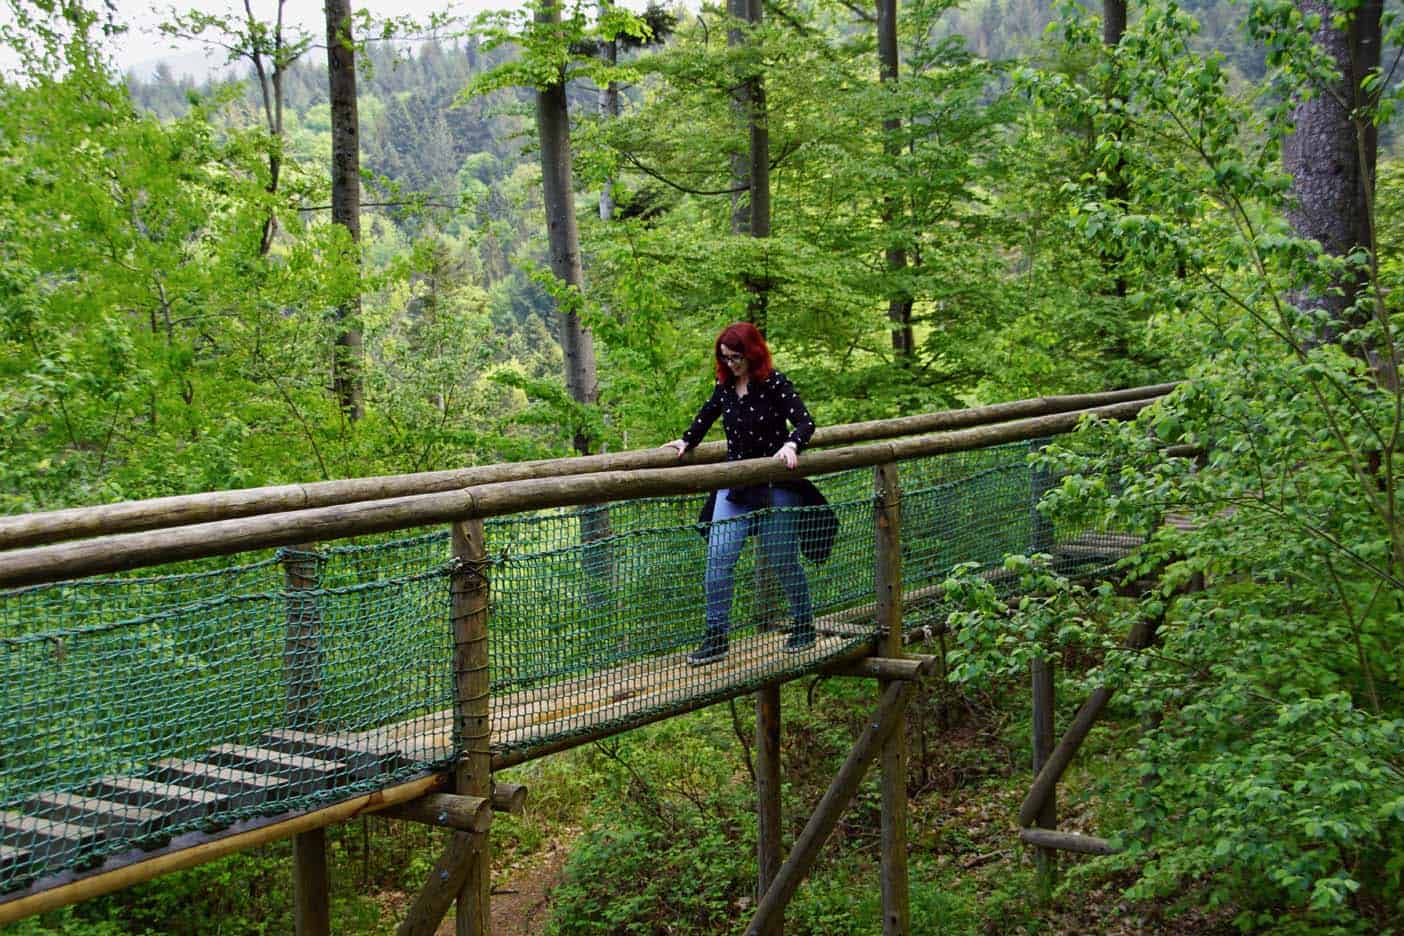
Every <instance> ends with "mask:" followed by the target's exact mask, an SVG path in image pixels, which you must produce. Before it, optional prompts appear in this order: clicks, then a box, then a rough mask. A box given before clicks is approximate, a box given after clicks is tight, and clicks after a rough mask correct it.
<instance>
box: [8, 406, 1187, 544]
mask: <svg viewBox="0 0 1404 936" xmlns="http://www.w3.org/2000/svg"><path fill="white" fill-rule="evenodd" d="M1175 386H1176V384H1173V383H1167V384H1157V385H1154V386H1146V387H1134V388H1131V389H1129V390H1114V391H1109V392H1106V393H1087V394H1077V395H1071V396H1052V397H1036V398H1034V399H1029V400H1015V401H1013V402H1009V403H996V404H993V405H991V406H977V407H970V408H967V409H958V410H943V411H941V412H936V413H923V414H920V415H917V416H904V417H900V418H897V419H879V420H873V421H870V422H860V423H847V424H845V425H840V426H826V427H824V428H821V429H819V430H818V431H816V432H815V433H814V438H813V439H812V440H811V442H810V445H811V446H812V447H819V446H836V445H851V444H853V443H857V442H872V441H877V440H880V439H891V438H898V437H900V436H906V435H916V434H923V433H931V432H944V431H950V430H954V429H965V428H969V427H971V426H980V425H987V424H990V423H997V422H1005V421H1008V420H1011V419H1024V418H1029V417H1035V416H1045V415H1050V414H1054V413H1065V412H1071V411H1075V410H1083V409H1089V408H1091V407H1095V406H1105V405H1109V404H1113V403H1121V402H1126V401H1129V400H1142V399H1148V398H1151V397H1159V396H1163V395H1164V394H1166V393H1168V392H1169V391H1170V390H1172V389H1174V388H1175ZM725 458H726V445H725V443H722V442H712V443H707V444H705V445H701V446H698V447H697V448H696V449H695V450H694V451H693V452H692V453H691V454H690V455H689V456H688V457H687V458H686V459H684V460H683V462H682V464H692V465H698V464H711V463H715V462H720V461H723V460H724V459H725ZM676 464H678V461H677V459H676V458H675V457H674V456H673V455H672V453H670V452H665V451H661V450H660V449H658V448H648V449H638V450H635V451H630V452H620V453H617V454H605V455H587V456H583V457H578V458H552V459H542V460H537V461H525V462H513V463H509V464H501V465H484V466H481V467H475V468H456V469H452V470H447V471H428V472H419V473H416V474H404V475H385V476H382V477H375V478H352V479H348V480H341V481H320V482H316V483H311V484H282V485H275V486H270V487H258V488H245V489H243V490H238V491H213V492H209V493H205V494H182V495H177V496H174V497H158V498H153V499H150V500H140V501H122V502H120V503H115V504H104V505H100V506H94V507H71V508H67V509H64V510H50V511H43V512H39V513H29V514H20V515H16V516H11V517H0V550H9V549H22V548H27V547H31V546H42V545H44V544H47V543H60V542H65V541H68V540H75V539H86V538H89V537H94V536H110V535H114V534H118V533H135V532H140V531H143V530H156V529H170V528H173V527H180V526H188V525H190V524H195V523H211V522H215V521H219V520H233V519H238V518H240V517H254V516H262V515H265V514H275V513H284V512H288V511H295V510H308V509H311V508H316V507H332V506H336V505H338V504H353V503H360V502H364V501H377V500H385V499H388V498H395V497H409V496H413V495H416V494H434V493H438V492H443V491H456V490H461V489H462V488H466V487H473V486H475V485H479V484H496V483H501V482H505V481H523V480H530V479H535V478H558V477H563V476H566V475H577V474H589V473H594V472H605V471H632V470H637V469H642V468H667V467H671V466H674V465H676Z"/></svg>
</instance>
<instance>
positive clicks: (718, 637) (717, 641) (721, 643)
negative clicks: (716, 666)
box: [687, 624, 728, 666]
mask: <svg viewBox="0 0 1404 936" xmlns="http://www.w3.org/2000/svg"><path fill="white" fill-rule="evenodd" d="M727 649H728V648H727V639H726V631H725V630H723V629H722V628H720V627H714V626H712V625H710V624H709V625H707V635H706V636H705V637H703V638H702V644H701V645H700V646H699V647H698V648H697V649H696V650H694V651H692V652H691V653H689V654H688V655H687V662H688V665H689V666H706V665H707V664H708V663H715V662H717V661H718V660H724V659H726V651H727Z"/></svg>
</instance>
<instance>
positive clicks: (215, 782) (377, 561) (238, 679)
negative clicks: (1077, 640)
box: [0, 444, 1125, 893]
mask: <svg viewBox="0 0 1404 936" xmlns="http://www.w3.org/2000/svg"><path fill="white" fill-rule="evenodd" d="M1029 448H1030V447H1029V445H1027V444H1019V445H1011V446H1003V447H999V448H993V449H987V450H980V451H975V452H968V453H961V454H956V455H946V456H940V457H935V458H927V459H919V460H914V461H910V462H905V463H903V464H902V465H901V468H900V472H901V478H902V486H903V492H904V493H903V501H902V505H903V506H902V510H903V520H902V543H903V566H904V569H903V578H904V591H905V593H906V594H907V595H908V596H910V598H911V606H912V613H910V614H909V615H908V618H907V621H908V624H909V625H915V624H917V623H919V622H920V621H922V620H923V618H929V617H930V616H932V615H937V614H942V613H944V611H943V610H942V609H941V606H940V601H939V597H940V596H939V590H940V583H941V582H942V580H943V579H944V578H945V576H946V575H947V573H948V572H949V570H950V568H951V567H952V566H953V565H955V564H956V563H959V562H966V561H972V560H973V561H976V562H979V563H982V564H984V565H986V566H989V567H993V566H995V565H996V564H997V563H999V562H1000V561H1001V559H1002V558H1003V556H1004V555H1005V554H1006V553H1009V552H1027V551H1032V550H1038V551H1047V552H1053V553H1054V554H1055V555H1056V556H1058V557H1059V561H1060V563H1061V564H1063V565H1064V567H1065V568H1066V569H1073V568H1076V567H1089V566H1095V565H1097V564H1099V563H1105V562H1106V561H1107V560H1109V559H1110V558H1113V557H1115V556H1116V555H1118V554H1119V551H1124V547H1125V544H1124V542H1122V540H1121V539H1118V538H1116V537H1110V538H1103V539H1101V540H1099V539H1097V538H1096V537H1091V536H1088V535H1085V534H1082V533H1081V532H1080V531H1067V530H1061V531H1055V530H1053V529H1051V528H1050V527H1049V526H1048V524H1047V523H1046V521H1043V520H1042V519H1041V517H1039V515H1038V514H1037V513H1036V511H1034V510H1033V504H1034V503H1035V501H1036V499H1037V497H1038V496H1039V494H1040V493H1041V491H1042V490H1043V489H1045V488H1046V487H1047V485H1048V480H1047V479H1046V478H1040V477H1038V476H1037V475H1036V474H1035V473H1033V472H1031V470H1030V469H1029V467H1028V452H1029ZM815 480H816V482H817V483H818V485H819V487H820V488H821V489H822V490H823V491H824V493H825V494H826V496H827V497H828V499H829V500H830V502H831V505H832V507H833V510H834V512H835V514H836V515H837V517H838V519H839V524H840V526H839V533H838V536H837V539H836V540H835V543H834V546H833V550H832V553H831V555H830V556H829V558H828V559H827V561H826V562H824V563H823V564H821V565H815V564H812V563H809V562H806V563H804V566H803V568H804V575H805V577H806V578H807V581H808V585H809V589H810V594H811V598H812V603H813V610H814V614H815V619H816V624H817V629H818V639H817V641H816V642H815V644H814V645H813V647H811V648H809V649H806V650H803V651H802V652H798V653H786V652H784V646H785V644H786V642H787V641H788V640H789V636H788V634H787V632H786V631H787V628H788V627H789V626H790V625H791V624H792V623H793V622H792V620H791V617H792V615H791V612H790V608H789V604H788V600H787V589H786V587H785V583H783V582H780V583H777V582H776V581H775V575H774V573H773V571H772V572H768V571H767V570H766V569H763V568H762V569H758V568H757V565H758V564H760V565H762V566H764V565H766V561H765V551H764V550H762V549H758V548H757V546H756V543H755V540H756V539H757V537H751V538H750V542H748V544H747V546H746V547H745V549H744V551H743V552H742V554H741V558H740V561H739V563H738V565H737V567H736V570H735V573H734V582H735V595H734V600H733V605H732V613H731V629H730V632H729V641H730V649H729V653H728V655H727V658H726V659H725V660H724V661H723V662H721V663H718V664H714V665H710V666H703V667H693V666H689V665H687V662H686V654H687V653H688V651H690V650H692V649H693V648H694V647H696V646H697V645H698V641H699V640H700V639H701V637H702V634H703V629H704V610H703V609H704V605H705V602H704V596H703V569H704V567H705V565H706V556H707V543H706V539H705V538H704V536H702V535H699V529H700V528H699V526H698V524H697V513H698V510H699V507H700V504H701V497H700V496H691V497H673V498H656V499H647V500H638V501H625V502H617V503H613V504H609V505H607V506H604V507H590V508H573V509H562V510H554V511H545V512H540V513H535V514H531V515H521V516H513V517H507V518H501V519H496V520H491V521H488V523H487V525H486V527H487V546H488V553H489V556H490V560H491V561H490V568H489V572H488V574H489V579H490V582H491V601H492V605H491V608H492V610H491V617H490V625H489V656H490V672H491V679H492V704H493V725H492V730H493V748H494V750H495V751H497V752H499V753H504V752H513V753H515V754H517V755H528V754H529V753H530V752H531V751H532V750H533V749H537V748H540V747H543V746H545V745H559V744H560V743H562V742H563V741H566V740H568V739H570V738H572V737H578V736H581V735H585V734H596V733H598V732H599V731H601V730H602V729H623V728H626V727H629V726H631V725H637V724H641V723H643V722H645V721H648V720H650V719H652V718H655V717H658V716H659V715H660V714H661V713H666V712H668V711H673V710H679V709H683V708H688V707H692V706H694V705H695V704H697V703H698V702H699V701H707V700H711V699H721V698H726V697H728V696H732V695H735V694H737V693H738V692H741V691H744V690H746V689H748V688H753V687H755V686H757V685H759V684H761V683H763V682H766V681H770V680H774V679H775V678H777V676H787V675H798V674H801V673H804V672H809V671H812V670H814V669H816V668H817V667H818V666H820V665H821V664H822V663H823V662H824V661H826V660H828V659H832V658H833V657H835V656H838V655H841V654H844V653H846V652H850V651H852V650H853V649H854V648H855V647H856V646H857V645H859V644H862V643H865V642H867V641H869V640H870V639H871V638H872V636H873V617H872V607H871V606H872V602H873V594H874V592H873V575H874V571H873V570H874V555H873V550H874V525H873V473H872V472H871V471H870V470H855V471H851V472H845V473H841V474H836V475H832V476H828V477H824V478H819V479H815ZM780 512H781V511H779V510H776V511H770V512H762V514H760V515H758V516H757V519H756V520H755V521H754V522H756V523H758V524H759V523H764V522H766V521H765V519H764V518H765V516H767V513H768V514H778V513H780ZM784 512H785V513H789V514H791V516H789V517H787V518H785V519H784V523H785V524H788V525H789V526H788V527H785V528H786V529H791V528H792V529H794V530H795V531H797V533H798V534H799V535H803V533H804V531H805V529H806V527H807V525H809V524H812V523H814V522H816V520H817V515H816V513H815V511H814V510H813V509H808V508H793V509H790V510H788V511H784ZM702 532H704V533H705V532H706V531H705V529H702ZM452 568H453V563H452V561H451V556H450V547H449V536H448V532H447V530H442V531H431V532H427V533H424V534H422V535H417V536H406V535H404V534H401V535H399V536H397V537H395V538H373V539H370V540H368V541H366V542H362V543H358V544H356V545H339V546H329V547H325V548H321V549H318V550H316V551H314V552H308V551H299V550H282V551H280V552H278V553H277V554H272V555H266V556H261V557H258V558H256V559H254V560H253V561H247V562H244V563H242V564H237V565H235V564H229V563H228V560H218V561H208V562H204V563H201V564H199V566H198V568H197V569H196V570H195V571H190V570H189V569H190V567H189V566H187V567H184V568H182V569H179V570H173V571H172V572H171V574H165V575H150V574H148V575H143V576H124V577H117V578H101V579H98V578H93V579H85V580H81V581H73V582H63V583H58V584H53V585H45V586H39V587H34V588H25V589H18V590H11V591H5V592H0V687H3V688H0V693H3V705H0V738H3V747H2V748H0V893H7V892H9V893H13V892H15V891H17V890H19V889H21V888H25V887H28V886H31V885H33V883H34V882H35V881H36V879H39V878H42V877H44V876H45V875H53V874H56V873H59V872H64V871H69V872H71V871H81V870H83V869H85V868H90V867H93V866H95V865H98V864H100V863H101V862H102V861H103V860H105V859H106V858H108V857H109V856H114V855H120V854H122V853H126V854H128V855H130V854H132V853H133V852H132V850H133V849H151V848H155V847H159V846H162V845H165V844H167V843H169V842H170V841H171V840H172V839H173V838H176V837H178V836H182V835H187V834H189V833H199V832H211V831H217V830H220V829H224V828H228V827H229V826H231V825H233V824H235V823H239V822H241V821H244V820H250V819H255V818H257V817H267V816H274V815H281V814H285V813H289V812H296V811H304V810H307V809H312V808H317V807H320V806H323V805H326V804H329V803H332V802H336V801H338V800H342V799H346V798H347V797H349V796H351V795H354V794H356V793H360V792H365V791H368V790H372V789H377V788H382V787H386V786H389V785H392V784H394V783H396V782H399V781H402V780H404V779H406V778H409V777H411V776H414V775H417V774H422V773H424V772H425V771H429V770H434V769H437V768H442V767H443V766H444V765H445V764H447V763H449V762H450V761H451V760H452V758H453V750H454V739H453V737H452V719H451V717H450V715H451V711H452V705H453V673H452V665H453V651H454V647H453V635H452V630H451V627H450V620H449V578H450V574H451V570H452ZM40 886H42V882H41V884H40Z"/></svg>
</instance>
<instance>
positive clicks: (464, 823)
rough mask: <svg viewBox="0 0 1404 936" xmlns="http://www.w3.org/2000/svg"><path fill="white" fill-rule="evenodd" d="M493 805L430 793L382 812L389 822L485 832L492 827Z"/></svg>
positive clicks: (482, 799) (474, 798)
mask: <svg viewBox="0 0 1404 936" xmlns="http://www.w3.org/2000/svg"><path fill="white" fill-rule="evenodd" d="M492 806H493V802H492V800H490V799H487V798H485V797H482V796H459V795H458V794H456V793H431V794H430V795H429V796H425V797H422V798H421V799H417V800H414V801H412V802H409V803H402V804H400V805H399V806H392V807H391V808H389V809H383V810H381V812H380V814H381V815H382V816H386V817H388V818H390V819H403V820H405V821H406V822H418V823H422V824H424V825H431V826H438V827H440V828H442V829H457V830H458V831H460V832H486V831H487V830H488V826H489V825H491V823H492V815H491V814H492Z"/></svg>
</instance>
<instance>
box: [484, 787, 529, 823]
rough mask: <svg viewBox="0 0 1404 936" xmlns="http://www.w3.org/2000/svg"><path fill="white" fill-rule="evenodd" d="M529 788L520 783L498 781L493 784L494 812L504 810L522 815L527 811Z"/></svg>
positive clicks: (509, 813) (511, 813)
mask: <svg viewBox="0 0 1404 936" xmlns="http://www.w3.org/2000/svg"><path fill="white" fill-rule="evenodd" d="M526 798H527V788H526V787H524V786H522V785H521V784H520V783H497V782H494V783H493V785H492V809H493V812H504V813H507V814H508V815H511V816H520V815H522V814H524V813H525V812H526Z"/></svg>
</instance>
